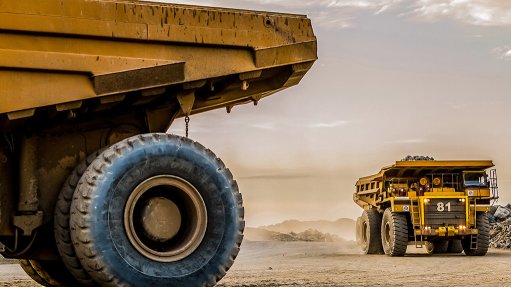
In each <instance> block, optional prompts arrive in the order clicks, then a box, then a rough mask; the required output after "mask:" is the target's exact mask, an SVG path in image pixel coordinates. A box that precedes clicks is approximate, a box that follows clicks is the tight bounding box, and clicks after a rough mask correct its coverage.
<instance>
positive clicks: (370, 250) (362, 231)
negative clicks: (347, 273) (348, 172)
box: [357, 209, 383, 254]
mask: <svg viewBox="0 0 511 287" xmlns="http://www.w3.org/2000/svg"><path fill="white" fill-rule="evenodd" d="M380 226H381V215H380V213H379V212H378V211H377V210H376V209H368V210H364V212H363V213H362V216H361V220H360V221H359V222H358V224H357V229H358V230H357V233H358V234H359V235H358V237H359V242H360V246H361V247H362V251H363V252H364V253H365V254H382V253H383V247H382V245H381V235H380Z"/></svg>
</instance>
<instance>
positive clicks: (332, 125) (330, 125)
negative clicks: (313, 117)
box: [308, 121, 349, 128]
mask: <svg viewBox="0 0 511 287" xmlns="http://www.w3.org/2000/svg"><path fill="white" fill-rule="evenodd" d="M347 124H349V121H335V122H331V123H314V124H310V125H308V127H309V128H336V127H340V126H345V125H347Z"/></svg>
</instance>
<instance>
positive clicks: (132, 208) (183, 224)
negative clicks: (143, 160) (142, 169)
mask: <svg viewBox="0 0 511 287" xmlns="http://www.w3.org/2000/svg"><path fill="white" fill-rule="evenodd" d="M124 227H125V229H126V234H127V236H128V239H129V241H130V243H131V244H132V246H133V247H134V248H135V249H136V250H137V251H138V252H140V253H141V254H142V255H144V256H145V257H147V258H150V259H153V260H156V261H160V262H175V261H178V260H181V259H184V258H186V257H187V256H188V255H190V254H191V253H192V252H194V251H195V250H196V249H197V248H198V247H199V245H200V243H201V242H202V240H203V239H204V235H205V233H206V227H207V211H206V205H205V204H204V200H203V199H202V196H201V194H200V193H199V192H198V191H197V189H195V187H194V186H193V185H191V184H190V183H189V182H187V181H186V180H184V179H182V178H179V177H175V176H170V175H161V176H155V177H152V178H149V179H147V180H146V181H144V182H142V183H141V184H139V185H138V186H137V187H136V188H135V189H134V190H133V192H132V193H131V195H130V196H129V198H128V200H127V203H126V207H125V211H124Z"/></svg>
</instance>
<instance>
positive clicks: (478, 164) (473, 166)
mask: <svg viewBox="0 0 511 287" xmlns="http://www.w3.org/2000/svg"><path fill="white" fill-rule="evenodd" d="M493 166H494V165H493V163H492V161H435V160H429V159H428V160H411V161H408V160H407V161H398V162H396V163H395V164H393V165H391V166H388V167H384V168H382V169H381V171H380V172H379V173H377V174H375V175H372V176H368V177H363V178H360V179H359V180H358V181H357V184H356V192H355V193H354V194H353V200H354V201H355V203H356V204H358V205H359V206H360V207H362V208H363V209H364V212H363V213H362V216H361V217H359V218H358V219H357V224H356V226H357V227H356V228H357V230H356V235H357V242H358V243H359V244H360V246H361V247H362V251H363V252H364V253H365V254H382V253H385V254H387V255H390V256H403V255H404V254H405V253H406V249H407V246H408V245H414V246H416V247H418V248H422V247H423V246H425V247H426V250H427V252H428V253H429V254H434V253H461V252H463V251H464V252H465V254H466V255H470V256H483V255H485V254H486V252H487V251H488V247H489V240H490V234H489V232H490V226H489V222H488V215H487V212H488V211H489V210H490V209H491V204H492V201H493V200H496V199H497V198H498V188H497V173H496V170H495V169H490V168H491V167H493Z"/></svg>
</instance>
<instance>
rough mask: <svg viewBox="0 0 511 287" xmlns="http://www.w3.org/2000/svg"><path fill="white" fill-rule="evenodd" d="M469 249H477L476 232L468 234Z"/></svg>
mask: <svg viewBox="0 0 511 287" xmlns="http://www.w3.org/2000/svg"><path fill="white" fill-rule="evenodd" d="M470 249H477V234H471V235H470Z"/></svg>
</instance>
